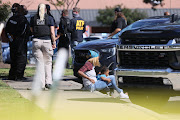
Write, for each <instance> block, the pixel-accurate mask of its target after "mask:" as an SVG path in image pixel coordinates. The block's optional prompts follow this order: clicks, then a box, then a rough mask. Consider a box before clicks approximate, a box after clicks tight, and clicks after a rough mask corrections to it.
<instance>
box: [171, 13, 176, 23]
mask: <svg viewBox="0 0 180 120" xmlns="http://www.w3.org/2000/svg"><path fill="white" fill-rule="evenodd" d="M177 19H178V15H177V14H172V15H171V23H173V22H175V21H176V20H177Z"/></svg>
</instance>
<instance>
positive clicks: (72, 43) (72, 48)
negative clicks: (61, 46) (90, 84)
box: [70, 41, 81, 64]
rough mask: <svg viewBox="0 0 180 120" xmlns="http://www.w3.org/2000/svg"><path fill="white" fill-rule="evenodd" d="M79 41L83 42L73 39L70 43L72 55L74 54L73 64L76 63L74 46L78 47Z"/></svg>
mask: <svg viewBox="0 0 180 120" xmlns="http://www.w3.org/2000/svg"><path fill="white" fill-rule="evenodd" d="M79 43H81V42H77V41H71V42H70V45H71V56H72V63H73V64H74V58H75V55H74V47H76V46H77V45H78V44H79Z"/></svg>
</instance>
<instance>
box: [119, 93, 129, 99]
mask: <svg viewBox="0 0 180 120" xmlns="http://www.w3.org/2000/svg"><path fill="white" fill-rule="evenodd" d="M119 97H120V98H127V99H128V98H129V96H128V95H127V94H124V93H123V92H121V93H120V94H119Z"/></svg>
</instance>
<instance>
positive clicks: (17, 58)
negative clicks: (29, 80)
mask: <svg viewBox="0 0 180 120" xmlns="http://www.w3.org/2000/svg"><path fill="white" fill-rule="evenodd" d="M10 58H11V68H10V71H9V78H12V79H16V78H17V79H20V78H22V77H23V76H24V70H25V68H26V63H27V42H26V40H24V39H23V38H18V39H14V40H13V42H11V43H10Z"/></svg>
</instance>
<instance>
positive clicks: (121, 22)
mask: <svg viewBox="0 0 180 120" xmlns="http://www.w3.org/2000/svg"><path fill="white" fill-rule="evenodd" d="M126 25H127V23H126V20H125V19H124V18H117V19H116V20H114V21H113V23H112V25H111V33H112V32H113V31H114V30H115V29H116V28H120V29H121V30H122V29H123V28H125V27H126Z"/></svg>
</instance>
